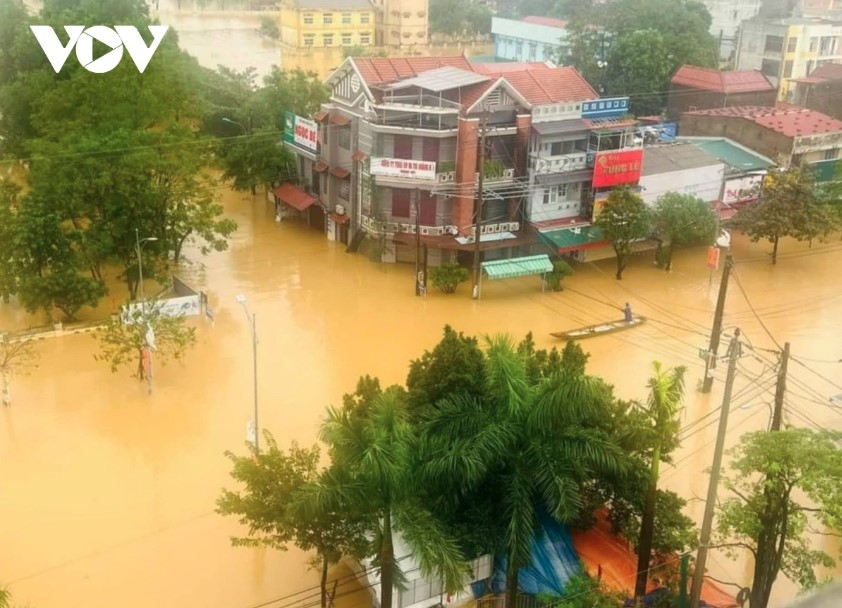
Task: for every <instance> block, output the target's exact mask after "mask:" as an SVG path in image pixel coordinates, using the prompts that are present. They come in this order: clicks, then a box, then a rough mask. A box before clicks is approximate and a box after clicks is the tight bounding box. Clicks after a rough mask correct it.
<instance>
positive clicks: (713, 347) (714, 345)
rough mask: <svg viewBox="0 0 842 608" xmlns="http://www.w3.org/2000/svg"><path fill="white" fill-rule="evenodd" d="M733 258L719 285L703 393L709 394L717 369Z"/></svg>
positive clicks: (728, 261)
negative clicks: (717, 354) (717, 355)
mask: <svg viewBox="0 0 842 608" xmlns="http://www.w3.org/2000/svg"><path fill="white" fill-rule="evenodd" d="M732 265H733V258H732V257H731V256H730V255H728V256H726V257H725V267H724V268H723V269H722V281H721V282H720V283H719V297H718V298H717V300H716V312H715V313H714V315H713V329H712V330H711V332H710V346H709V347H708V352H707V356H706V357H705V377H704V379H703V380H702V392H703V393H709V392H710V389H711V387H712V386H713V370H714V369H715V368H716V353H717V351H718V350H719V339H720V334H721V333H722V316H723V315H724V314H725V297H726V295H727V294H728V278H729V277H730V275H731V267H732Z"/></svg>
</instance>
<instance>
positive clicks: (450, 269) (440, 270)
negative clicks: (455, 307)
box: [430, 262, 470, 293]
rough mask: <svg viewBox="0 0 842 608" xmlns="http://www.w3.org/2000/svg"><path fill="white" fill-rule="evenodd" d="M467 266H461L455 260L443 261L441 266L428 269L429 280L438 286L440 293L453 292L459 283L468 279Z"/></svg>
mask: <svg viewBox="0 0 842 608" xmlns="http://www.w3.org/2000/svg"><path fill="white" fill-rule="evenodd" d="M469 274H470V273H469V272H468V269H467V268H462V267H461V266H460V265H459V264H457V263H456V262H445V263H444V264H442V265H441V266H437V267H435V268H431V269H430V281H431V282H432V283H433V285H435V286H436V287H438V288H439V289H440V290H441V291H442V293H453V292H454V291H456V287H458V286H459V283H464V282H465V281H467V280H468V275H469Z"/></svg>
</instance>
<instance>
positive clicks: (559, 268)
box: [546, 260, 573, 291]
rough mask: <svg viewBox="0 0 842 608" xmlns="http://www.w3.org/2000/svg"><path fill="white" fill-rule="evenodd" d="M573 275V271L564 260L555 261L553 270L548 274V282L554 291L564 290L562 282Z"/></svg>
mask: <svg viewBox="0 0 842 608" xmlns="http://www.w3.org/2000/svg"><path fill="white" fill-rule="evenodd" d="M572 274H573V269H572V268H571V267H570V264H568V263H567V262H565V261H564V260H553V269H552V270H551V271H550V272H548V273H547V275H546V280H547V283H548V284H549V286H550V289H552V290H553V291H562V290H564V285H562V282H563V281H564V279H565V278H566V277H569V276H570V275H572Z"/></svg>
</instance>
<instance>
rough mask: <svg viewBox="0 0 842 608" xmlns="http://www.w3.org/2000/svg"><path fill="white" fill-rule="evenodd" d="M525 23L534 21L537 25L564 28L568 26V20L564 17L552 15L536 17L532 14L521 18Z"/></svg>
mask: <svg viewBox="0 0 842 608" xmlns="http://www.w3.org/2000/svg"><path fill="white" fill-rule="evenodd" d="M521 21H523V22H524V23H533V24H535V25H547V26H549V27H557V28H561V29H564V28H566V27H567V21H564V20H563V19H553V18H552V17H536V16H534V15H530V16H529V17H524V18H523V19H521Z"/></svg>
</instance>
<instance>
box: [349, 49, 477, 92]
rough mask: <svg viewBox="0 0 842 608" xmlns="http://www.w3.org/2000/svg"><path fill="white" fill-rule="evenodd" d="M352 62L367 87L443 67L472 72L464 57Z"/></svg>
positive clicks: (355, 60)
mask: <svg viewBox="0 0 842 608" xmlns="http://www.w3.org/2000/svg"><path fill="white" fill-rule="evenodd" d="M353 61H354V64H355V65H356V66H357V70H358V71H359V73H360V77H361V78H362V79H363V80H364V81H365V83H366V84H367V85H368V86H373V85H379V84H385V83H387V82H394V81H396V80H398V79H401V78H409V77H412V76H417V75H418V74H420V73H421V72H427V71H429V70H434V69H436V68H440V67H444V66H451V67H455V68H459V69H461V70H465V71H468V72H471V71H473V70H472V69H471V63H470V62H469V61H468V60H467V58H466V57H465V56H464V55H452V56H445V57H354V58H353Z"/></svg>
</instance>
